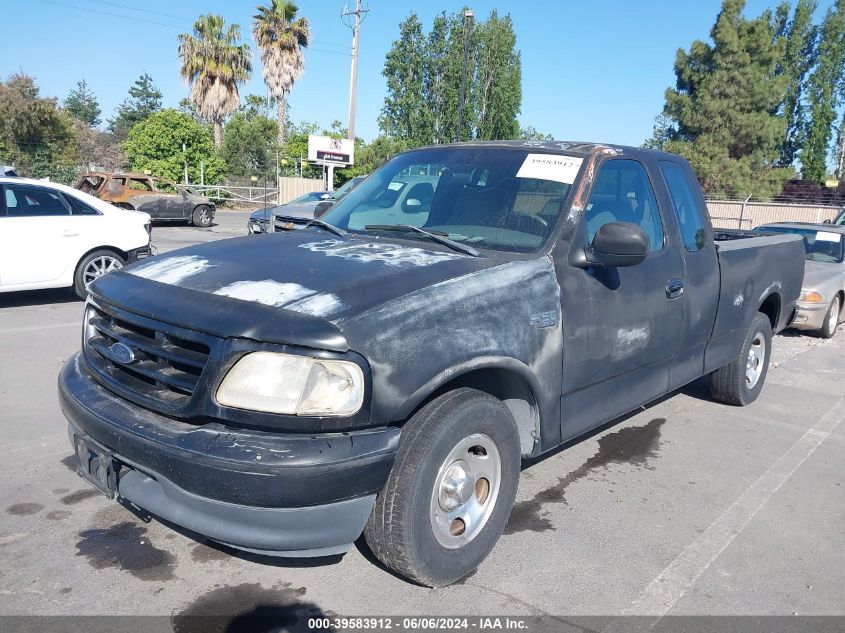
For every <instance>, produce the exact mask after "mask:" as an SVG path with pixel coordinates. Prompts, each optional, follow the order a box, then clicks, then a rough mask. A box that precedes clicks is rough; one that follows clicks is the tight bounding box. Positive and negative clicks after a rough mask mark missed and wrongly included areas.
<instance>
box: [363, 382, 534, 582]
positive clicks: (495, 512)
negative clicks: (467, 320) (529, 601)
mask: <svg viewBox="0 0 845 633" xmlns="http://www.w3.org/2000/svg"><path fill="white" fill-rule="evenodd" d="M497 456H498V466H499V467H498V468H497V467H496V459H495V458H496V457H497ZM465 460H466V461H465ZM488 460H489V461H488ZM520 460H521V456H520V444H519V434H518V431H517V428H516V423H515V422H514V419H513V416H512V415H511V413H510V411H509V410H508V408H507V407H506V406H505V405H504V404H503V403H502V402H501V401H500V400H497V399H496V398H494V397H492V396H490V395H488V394H486V393H483V392H481V391H477V390H475V389H466V388H461V389H456V390H454V391H450V392H448V393H446V394H443V395H441V396H439V397H437V398H435V399H434V400H432V401H431V402H429V403H428V404H427V405H425V406H424V407H423V408H422V409H420V410H419V411H418V412H417V413H416V414H415V415H414V416H413V417H412V418H411V419H410V420H409V421H408V423H407V424H406V425H405V427H404V428H403V429H402V439H401V441H400V445H399V451H398V453H397V456H396V462H395V463H394V465H393V469H392V470H391V473H390V476H389V477H388V480H387V484H386V485H385V487H384V490H383V491H382V492H381V494H379V496H378V498H377V499H376V504H375V507H374V508H373V512H372V514H371V515H370V518H369V521H368V522H367V526H366V527H365V528H364V537H365V538H366V540H367V544H368V545H369V546H370V549H371V550H372V552H373V554H374V555H375V556H376V557H377V558H378V559H379V560H380V561H381V562H382V563H384V564H385V565H386V566H387V567H388V568H389V569H391V570H392V571H394V572H396V573H397V574H400V575H401V576H404V577H405V578H407V579H409V580H411V581H413V582H415V583H418V584H420V585H424V586H428V587H442V586H445V585H449V584H451V583H453V582H455V581H457V580H460V579H461V578H463V577H464V576H466V575H467V574H469V573H471V572H472V571H473V570H475V569H476V568H477V567H478V565H479V564H481V562H482V561H483V560H484V559H485V558H486V557H487V555H488V554H489V553H490V552H491V550H492V549H493V547H494V546H495V545H496V541H498V540H499V537H500V536H501V534H502V532H503V531H504V529H505V525H506V524H507V521H508V518H509V516H510V512H511V508H512V507H513V501H514V497H515V496H516V489H517V485H518V483H519V472H520V463H521V461H520ZM461 464H463V466H461ZM464 467H465V469H464ZM497 474H498V481H497ZM462 475H468V476H466V477H464V476H462ZM476 475H487V477H484V476H478V477H476ZM473 481H474V482H475V483H474V484H473V483H472V482H473ZM450 485H451V486H452V492H451V493H450V492H447V487H448V486H450ZM450 495H452V496H450ZM444 502H445V503H446V504H447V507H448V506H449V504H454V505H457V508H456V509H454V510H453V511H454V512H456V513H462V512H463V511H464V510H466V509H469V510H472V509H475V510H476V511H477V512H476V515H477V516H475V520H471V517H472V516H473V515H469V514H464V515H463V516H465V517H467V518H468V519H469V520H467V521H466V522H463V521H461V520H460V519H454V520H452V519H450V518H449V517H447V510H444V505H443V504H444ZM489 504H492V505H489ZM461 526H463V533H460V532H461ZM453 530H454V532H453ZM456 532H457V533H458V534H457V535H455V533H456Z"/></svg>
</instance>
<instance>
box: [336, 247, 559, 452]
mask: <svg viewBox="0 0 845 633" xmlns="http://www.w3.org/2000/svg"><path fill="white" fill-rule="evenodd" d="M339 328H340V330H341V332H342V333H343V335H344V337H345V338H346V340H347V341H348V344H349V347H350V349H354V350H355V351H357V352H359V353H360V354H362V355H363V356H364V357H365V358H366V359H367V361H368V362H369V364H370V368H371V370H372V376H373V400H372V411H371V421H372V422H373V423H376V424H390V423H395V422H401V421H402V420H404V419H405V418H406V417H407V416H408V415H410V414H411V413H412V412H413V410H414V408H415V407H417V406H418V405H419V404H420V403H421V402H422V401H423V400H424V399H425V398H426V397H428V396H429V395H430V394H431V393H433V392H434V391H436V390H437V389H438V388H439V387H441V386H443V385H445V384H447V383H448V382H449V381H451V380H454V379H455V378H456V377H458V376H460V375H462V374H465V373H467V372H469V371H472V370H475V369H482V368H489V367H499V368H503V369H508V370H511V371H514V372H516V373H518V374H519V375H520V376H521V377H522V378H523V379H524V380H525V382H526V384H528V385H530V386H531V389H532V390H533V391H534V393H535V398H536V403H537V406H538V409H539V410H540V411H541V413H542V419H541V424H542V426H543V429H542V432H543V435H544V438H543V441H544V444H545V442H546V437H548V438H550V439H551V440H552V441H554V439H553V438H559V435H560V420H559V416H557V415H556V414H555V413H554V412H555V411H558V410H559V401H560V387H561V379H560V376H561V351H562V350H561V347H562V336H561V319H560V290H559V287H558V284H557V277H556V275H555V272H554V268H553V266H552V263H551V261H550V260H549V259H548V258H546V257H541V258H539V259H536V260H522V261H512V262H506V263H503V264H500V265H498V266H494V267H491V268H486V269H483V270H480V271H475V272H472V273H469V274H466V275H463V276H461V277H456V278H452V279H448V280H446V281H443V282H440V283H436V284H432V285H430V286H427V287H425V288H422V289H420V290H417V291H414V292H411V293H409V294H406V295H403V296H401V297H397V298H395V299H393V300H391V301H388V302H387V303H384V304H382V305H380V306H377V307H375V308H373V309H371V310H368V311H367V312H365V313H363V314H361V315H358V316H356V317H354V318H351V319H349V320H347V321H344V322H342V323H340V324H339ZM547 433H548V434H547Z"/></svg>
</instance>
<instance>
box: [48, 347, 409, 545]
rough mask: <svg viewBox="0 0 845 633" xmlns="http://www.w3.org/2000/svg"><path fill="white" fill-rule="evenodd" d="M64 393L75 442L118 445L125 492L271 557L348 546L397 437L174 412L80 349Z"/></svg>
mask: <svg viewBox="0 0 845 633" xmlns="http://www.w3.org/2000/svg"><path fill="white" fill-rule="evenodd" d="M59 401H60V404H61V408H62V412H63V413H64V415H65V417H66V418H67V419H68V422H69V428H68V433H69V435H70V440H71V444H72V445H73V446H74V449H75V450H76V449H77V448H78V446H77V438H81V439H83V440H84V441H85V442H88V443H90V444H91V445H92V446H97V447H102V448H104V449H106V451H107V452H108V453H109V455H110V459H111V460H112V462H111V463H113V464H114V471H115V475H114V478H113V484H112V487H113V492H114V494H115V495H117V496H118V497H122V498H124V499H126V500H128V501H130V502H132V503H133V504H134V505H136V506H138V507H139V508H142V509H144V510H146V511H147V512H149V513H150V514H152V515H155V516H158V517H160V518H162V519H164V520H166V521H170V522H172V523H174V524H176V525H179V526H182V527H184V528H187V529H188V530H191V531H193V532H196V533H198V534H202V535H204V536H207V537H209V538H211V539H212V540H215V541H218V542H220V543H224V544H226V545H231V546H234V547H237V548H240V549H245V550H249V551H253V552H257V553H261V554H265V555H271V556H327V555H333V554H340V553H342V552H344V551H346V550H347V549H348V548H349V547H350V546H351V544H352V543H353V542H354V541H355V540H356V539H357V538H358V536H359V535H360V534H361V532H362V531H363V528H364V525H365V524H366V522H367V518H368V517H369V515H370V512H371V510H372V507H373V504H374V502H375V497H376V494H377V493H378V491H379V490H381V488H382V487H383V485H384V483H385V482H386V481H387V476H388V474H389V472H390V468H391V466H392V465H393V460H394V457H395V454H396V449H397V448H398V442H399V430H398V429H395V428H382V429H376V430H369V431H357V432H350V433H330V434H329V433H322V434H314V435H311V434H285V435H282V434H276V433H266V432H259V431H248V430H240V429H232V428H228V427H224V426H222V425H220V424H218V423H215V422H211V423H207V424H204V425H202V426H199V425H195V424H189V423H187V422H182V421H179V420H174V419H172V418H169V417H166V416H162V415H159V414H156V413H153V412H151V411H148V410H146V409H143V408H141V407H138V406H136V405H134V404H132V403H130V402H128V401H126V400H123V399H121V398H119V397H117V396H116V395H114V394H113V393H111V392H110V391H108V390H107V389H105V388H104V387H102V386H101V385H100V384H99V383H98V382H96V381H95V380H94V379H93V378H92V377H91V376H90V374H89V373H88V370H87V369H86V367H85V362H84V360H83V358H82V355H81V354H77V355H76V356H74V357H73V358H71V359H70V360H69V361H68V362H67V363H66V364H65V366H64V368H63V370H62V372H61V374H60V375H59ZM77 459H78V457H77Z"/></svg>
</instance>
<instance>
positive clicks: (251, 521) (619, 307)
mask: <svg viewBox="0 0 845 633" xmlns="http://www.w3.org/2000/svg"><path fill="white" fill-rule="evenodd" d="M803 276H804V247H803V244H802V241H801V238H800V237H798V236H796V235H773V236H759V235H754V234H741V233H732V232H719V233H716V232H714V230H713V227H712V226H711V223H710V220H709V217H708V214H707V207H706V205H705V201H704V199H703V197H702V193H701V187H700V186H699V184H698V182H697V180H696V177H695V175H694V173H693V171H692V168H691V167H690V165H689V163H688V162H687V161H686V160H685V159H683V158H681V157H679V156H675V155H672V154H667V153H662V152H658V151H653V150H646V149H639V148H630V147H622V146H611V145H599V144H583V143H564V142H551V141H548V142H516V141H514V142H504V141H499V142H486V143H482V142H472V143H461V144H457V145H441V146H436V147H429V148H422V149H415V150H412V151H409V152H406V153H403V154H400V155H398V156H396V157H395V158H393V159H392V160H390V161H389V162H388V163H387V164H386V165H384V166H383V167H382V168H380V169H379V170H378V171H376V172H374V173H373V174H372V175H371V176H370V177H369V178H368V179H367V180H366V181H365V182H363V183H362V184H361V185H359V186H358V187H357V188H355V189H354V190H352V191H351V192H350V193H349V194H348V195H347V196H346V197H345V198H344V199H342V200H340V201H339V202H338V203H337V204H336V205H335V206H334V207H333V208H332V209H331V210H330V211H329V212H328V213H327V214H326V215H325V216H323V217H322V218H320V219H317V220H312V221H311V222H310V223H309V224H308V225H307V226H305V227H303V228H302V229H301V230H297V231H281V232H276V233H273V234H271V235H267V236H265V237H264V238H262V239H255V238H253V237H247V236H244V237H241V238H234V239H230V240H223V241H218V242H214V243H209V244H203V245H200V246H194V247H190V248H186V249H183V250H180V251H175V252H171V253H167V254H166V255H164V256H161V257H157V258H153V259H151V260H148V261H146V262H141V263H139V264H135V265H133V266H128V267H126V268H125V269H123V270H120V271H117V272H114V273H111V274H110V275H107V276H105V277H103V278H102V279H98V280H96V281H95V282H94V283H92V284H91V286H90V291H91V299H90V300H89V302H88V304H87V306H86V310H85V314H84V318H83V325H82V327H83V337H82V338H83V344H82V350H81V351H80V352H79V353H77V354H76V355H74V356H73V357H72V358H71V359H70V360H69V361H68V362H67V363H66V364H65V365H64V367H63V369H62V371H61V374H60V376H59V401H60V404H61V408H62V410H63V412H64V415H65V416H66V417H67V419H68V421H69V430H68V432H69V438H70V442H71V444H72V446H73V449H74V452H75V455H76V461H77V466H76V467H77V469H78V472H79V474H80V475H81V476H82V477H84V478H85V479H86V480H87V481H88V482H90V483H91V484H92V485H93V486H95V487H96V488H98V489H100V490H101V491H102V492H103V493H104V494H105V495H106V496H108V497H111V498H115V497H117V498H121V499H123V500H125V501H126V502H128V503H131V504H132V505H133V506H136V507H139V508H142V509H144V510H145V511H146V512H149V513H150V514H151V515H155V516H158V517H161V519H163V520H164V521H166V522H171V523H174V524H177V525H179V526H182V527H184V528H187V529H189V530H192V531H193V532H196V533H198V534H202V535H204V536H205V537H207V538H210V539H212V540H215V541H218V542H220V543H225V544H227V545H229V546H232V547H236V548H240V549H244V550H247V551H250V552H257V553H262V554H266V555H271V556H292V557H297V556H326V555H337V554H341V553H343V552H345V551H347V550H348V549H349V548H350V547H351V546H352V544H353V543H354V542H355V541H356V540H357V539H358V538H359V537H360V536H361V535H362V534H363V535H364V537H365V539H366V541H367V543H368V544H369V547H370V548H371V550H372V552H373V554H374V555H375V556H376V557H377V558H378V559H379V560H380V561H382V562H383V563H384V565H386V566H387V567H388V568H389V569H391V570H392V571H393V572H395V573H397V574H399V575H401V576H403V577H405V578H407V579H409V580H411V581H413V582H415V583H419V584H421V585H426V586H433V587H436V586H443V585H448V584H450V583H453V582H455V581H457V580H459V579H461V578H463V577H465V576H467V575H468V574H471V573H472V572H473V570H475V569H476V568H477V567H478V565H479V564H481V563H482V561H484V559H485V558H486V557H487V556H488V554H490V552H491V551H492V550H493V548H494V546H495V544H496V542H497V540H498V539H499V537H500V536H501V535H502V534H503V532H504V530H505V526H506V524H507V522H508V518H509V516H510V513H511V509H512V507H513V503H514V498H515V496H516V491H517V486H518V484H519V479H520V470H521V464H522V460H523V459H528V458H532V459H533V458H538V457H540V456H542V455H544V454H547V453H549V452H550V451H553V450H554V449H556V448H558V447H560V446H561V445H562V444H564V443H565V442H570V441H572V440H574V439H575V438H578V437H580V436H583V435H584V434H587V433H590V432H591V431H593V430H594V429H596V428H597V427H599V426H600V425H603V424H606V423H608V422H610V421H612V420H614V419H616V418H618V417H619V416H621V415H623V414H625V413H627V412H629V411H631V410H633V409H636V408H637V407H640V406H643V405H645V404H647V403H649V402H651V401H653V400H655V399H658V398H661V397H663V396H665V395H666V394H668V393H670V392H672V391H673V390H675V389H678V388H679V387H681V386H683V385H685V384H687V383H689V382H691V381H694V380H696V379H698V378H700V377H702V376H706V377H708V379H709V382H710V386H711V391H712V394H713V397H714V398H716V399H717V400H720V401H722V402H725V403H729V404H731V405H738V406H741V405H747V404H750V403H752V402H754V401H755V400H756V399H757V397H758V396H759V395H760V392H761V390H762V389H763V385H764V383H765V381H766V375H767V370H768V366H769V360H770V357H771V352H772V335H773V334H774V333H776V332H778V331H780V330H781V329H783V328H784V327H786V326H787V325H788V324H789V322H790V320H791V319H792V315H793V313H794V310H795V305H796V301H797V300H798V297H799V294H800V292H801V283H802V279H803Z"/></svg>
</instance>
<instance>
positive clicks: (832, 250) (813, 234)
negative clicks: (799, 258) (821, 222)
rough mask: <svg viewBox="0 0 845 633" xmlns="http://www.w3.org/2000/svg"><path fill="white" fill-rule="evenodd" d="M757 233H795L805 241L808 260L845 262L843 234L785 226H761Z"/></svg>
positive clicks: (756, 230) (755, 230)
mask: <svg viewBox="0 0 845 633" xmlns="http://www.w3.org/2000/svg"><path fill="white" fill-rule="evenodd" d="M754 232H755V233H794V234H796V235H800V236H801V237H802V238H803V239H804V250H805V251H806V253H807V260H808V261H811V262H828V263H833V264H839V263H842V262H843V261H845V241H843V235H842V234H841V233H833V232H831V231H818V230H816V229H791V228H789V227H785V226H761V227H758V228H756V229H754Z"/></svg>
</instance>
